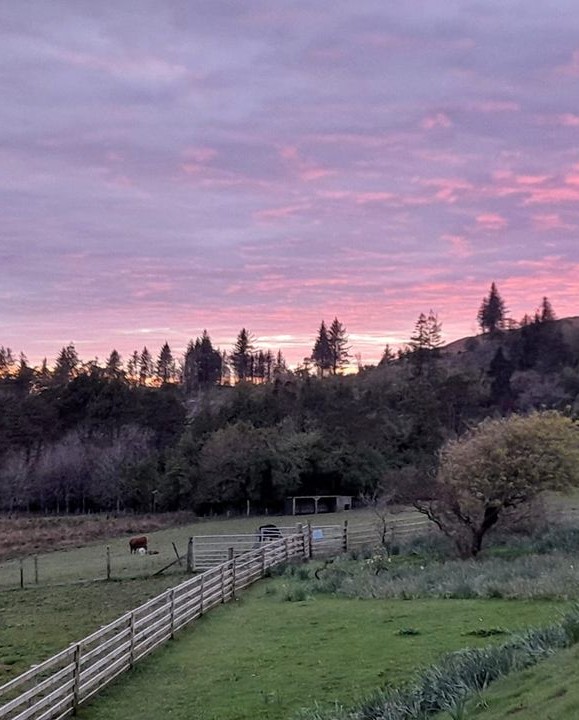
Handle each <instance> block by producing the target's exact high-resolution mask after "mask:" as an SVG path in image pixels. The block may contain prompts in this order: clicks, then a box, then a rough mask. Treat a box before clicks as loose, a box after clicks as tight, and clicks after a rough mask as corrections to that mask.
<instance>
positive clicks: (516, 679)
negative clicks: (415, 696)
mask: <svg viewBox="0 0 579 720" xmlns="http://www.w3.org/2000/svg"><path fill="white" fill-rule="evenodd" d="M512 718H521V719H522V720H523V719H524V720H577V718H579V647H578V646H575V647H573V648H570V649H569V650H562V651H561V652H559V653H557V654H556V655H555V656H554V657H553V658H551V659H550V660H547V661H545V662H543V663H540V664H539V665H536V666H535V667H532V668H529V669H528V670H523V671H521V672H518V673H513V674H512V675H509V676H508V677H506V678H503V679H501V680H498V681H497V682H496V683H495V684H494V685H491V687H490V688H489V690H487V691H486V692H484V693H482V694H481V695H480V696H477V697H476V698H473V699H472V700H471V701H470V702H469V703H467V706H466V711H465V713H464V720H510V719H512ZM436 720H453V718H452V716H451V715H449V714H448V713H441V714H439V715H437V717H436Z"/></svg>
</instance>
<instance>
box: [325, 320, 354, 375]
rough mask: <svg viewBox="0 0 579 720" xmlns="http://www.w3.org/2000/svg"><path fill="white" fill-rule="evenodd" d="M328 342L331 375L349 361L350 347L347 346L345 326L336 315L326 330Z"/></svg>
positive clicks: (335, 373)
mask: <svg viewBox="0 0 579 720" xmlns="http://www.w3.org/2000/svg"><path fill="white" fill-rule="evenodd" d="M328 343H329V345H330V354H331V368H330V370H331V373H332V375H337V374H338V373H339V372H340V371H341V370H343V369H344V367H345V366H346V365H348V364H349V363H350V360H349V357H350V347H349V346H348V336H347V334H346V328H345V327H344V326H343V325H342V323H341V322H340V321H339V320H338V318H337V317H336V318H334V321H333V322H332V324H331V325H330V329H329V330H328Z"/></svg>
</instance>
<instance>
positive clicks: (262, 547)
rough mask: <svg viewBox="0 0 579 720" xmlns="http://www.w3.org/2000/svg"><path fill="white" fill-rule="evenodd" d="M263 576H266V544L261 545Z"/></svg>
mask: <svg viewBox="0 0 579 720" xmlns="http://www.w3.org/2000/svg"><path fill="white" fill-rule="evenodd" d="M260 552H261V577H265V570H266V568H265V545H262V546H261V551H260Z"/></svg>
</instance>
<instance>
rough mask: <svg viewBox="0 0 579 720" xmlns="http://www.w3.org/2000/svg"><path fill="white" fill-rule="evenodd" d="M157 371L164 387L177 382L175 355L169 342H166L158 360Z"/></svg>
mask: <svg viewBox="0 0 579 720" xmlns="http://www.w3.org/2000/svg"><path fill="white" fill-rule="evenodd" d="M156 370H157V377H158V378H159V380H160V381H161V384H162V385H166V384H167V383H170V382H174V381H175V373H176V368H175V360H174V358H173V353H172V352H171V348H170V347H169V343H168V342H165V344H164V345H163V347H162V348H161V351H160V353H159V357H158V359H157V368H156Z"/></svg>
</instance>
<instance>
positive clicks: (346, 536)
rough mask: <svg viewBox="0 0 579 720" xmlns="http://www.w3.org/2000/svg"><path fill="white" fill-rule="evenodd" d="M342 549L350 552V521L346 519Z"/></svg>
mask: <svg viewBox="0 0 579 720" xmlns="http://www.w3.org/2000/svg"><path fill="white" fill-rule="evenodd" d="M342 550H343V551H344V552H345V553H346V552H348V521H347V520H344V530H343V533H342Z"/></svg>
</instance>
